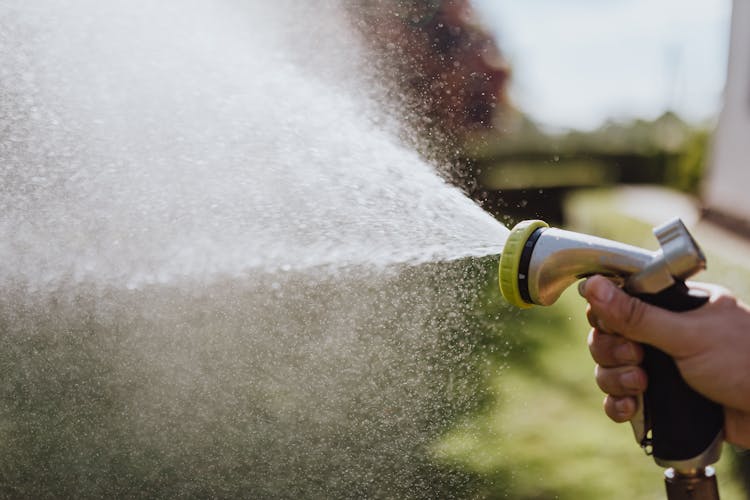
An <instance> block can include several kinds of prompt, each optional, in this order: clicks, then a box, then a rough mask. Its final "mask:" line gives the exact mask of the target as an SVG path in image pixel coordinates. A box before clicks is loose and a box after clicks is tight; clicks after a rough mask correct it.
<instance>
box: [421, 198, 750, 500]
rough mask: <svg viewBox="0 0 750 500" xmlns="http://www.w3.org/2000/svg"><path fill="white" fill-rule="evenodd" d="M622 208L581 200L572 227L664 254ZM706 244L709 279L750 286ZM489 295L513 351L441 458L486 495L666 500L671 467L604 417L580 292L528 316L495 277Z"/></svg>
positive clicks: (731, 486) (496, 367) (441, 446)
mask: <svg viewBox="0 0 750 500" xmlns="http://www.w3.org/2000/svg"><path fill="white" fill-rule="evenodd" d="M617 208H618V207H617V197H616V196H614V195H613V193H611V192H596V193H589V194H585V195H579V196H577V197H575V198H574V199H572V200H571V202H570V203H569V204H568V210H569V211H570V212H571V215H573V217H571V219H572V220H574V221H578V224H579V225H580V226H585V227H571V229H573V230H581V231H585V232H589V233H591V234H597V235H599V236H603V237H609V238H614V239H619V240H621V241H625V242H629V243H634V244H640V245H644V246H649V247H651V248H654V247H655V246H656V244H655V241H654V240H653V236H652V235H651V227H650V226H649V225H647V224H645V223H643V222H641V221H639V220H636V219H633V218H629V217H627V216H625V215H623V214H622V213H618V210H617ZM698 238H699V241H700V234H698ZM649 240H650V241H649ZM705 243H706V244H704V245H703V246H704V249H705V250H706V253H707V255H708V258H709V262H710V263H711V267H712V268H713V269H714V271H712V273H711V274H710V275H707V277H706V279H712V280H716V281H719V282H724V281H723V280H722V278H723V277H727V276H729V273H731V274H732V277H733V279H734V280H737V276H738V275H740V276H742V277H745V278H747V279H746V281H745V282H746V283H750V268H748V267H745V268H743V269H741V270H738V269H737V268H736V267H737V266H736V265H734V264H733V263H728V262H727V260H726V257H725V256H724V257H719V256H716V255H714V251H713V249H712V248H711V244H712V243H715V241H714V240H713V239H712V241H708V242H705ZM738 273H739V274H738ZM742 292H744V290H743V291H742ZM485 294H486V297H485V298H484V300H483V302H482V306H481V308H480V309H481V310H479V311H477V314H478V315H479V316H484V317H485V318H486V320H485V323H491V322H492V321H495V320H494V318H497V317H500V318H502V319H501V320H500V323H501V325H500V326H498V325H497V324H496V325H495V326H494V327H492V328H490V327H488V328H487V330H488V331H489V332H491V335H493V336H494V337H493V340H492V341H494V342H496V343H497V344H498V345H501V346H506V347H508V348H510V350H508V348H506V349H495V350H490V351H491V352H494V353H495V354H493V355H491V356H488V366H487V370H486V377H485V380H484V391H486V394H487V396H488V397H487V403H486V404H485V405H484V406H482V407H481V408H480V409H479V410H477V411H475V412H474V413H472V414H470V415H467V416H465V418H464V419H463V420H462V421H461V422H460V423H458V424H457V425H456V426H455V427H454V428H453V429H451V430H450V431H449V432H447V433H446V434H445V435H444V436H443V437H442V438H441V439H440V440H439V441H438V442H437V443H436V444H435V445H434V448H433V453H434V455H435V456H436V457H437V458H438V459H439V460H440V461H442V462H444V463H448V464H451V465H453V466H456V467H459V468H462V469H464V470H467V471H469V472H473V473H475V474H477V475H478V476H479V477H481V478H483V479H484V481H483V485H484V486H483V490H482V491H481V493H480V496H481V497H483V498H514V499H546V498H559V499H579V500H581V499H604V498H607V499H623V500H624V499H650V498H654V499H662V498H665V493H664V486H663V481H662V477H661V475H662V469H661V468H660V467H658V466H657V465H656V464H655V463H654V462H653V460H652V459H651V458H650V457H647V456H645V455H644V453H643V452H642V451H641V450H640V448H639V446H638V445H637V444H636V442H635V440H634V438H633V435H632V432H631V430H630V426H629V425H618V424H615V423H612V422H611V421H609V420H608V419H607V418H606V417H605V415H604V413H603V412H602V410H601V401H602V397H603V395H602V393H601V392H600V391H599V389H598V388H597V387H596V385H595V383H594V378H593V368H594V363H593V361H592V360H591V359H590V357H589V354H588V349H587V347H586V336H587V332H588V325H587V323H586V320H585V316H584V314H583V313H584V310H585V302H584V301H583V299H581V298H580V297H579V296H578V295H577V292H576V290H575V287H572V288H571V289H569V290H568V291H567V292H566V293H565V294H564V295H563V297H562V298H561V299H560V300H559V301H558V303H557V304H555V305H554V306H553V307H549V308H534V309H531V310H528V311H523V312H516V311H511V310H510V309H508V308H507V306H505V305H504V304H503V301H502V299H501V298H500V296H499V293H498V292H497V291H496V282H493V281H492V280H490V282H488V283H487V289H486V291H485ZM495 322H496V321H495ZM496 323H497V322H496ZM480 324H481V322H480ZM725 448H726V449H725V453H724V456H723V458H722V460H721V461H720V463H719V465H718V467H717V470H718V478H719V483H720V492H721V494H722V498H724V499H725V500H726V499H730V500H731V499H740V498H746V496H745V494H744V493H743V492H742V490H741V487H740V481H739V480H738V478H737V477H736V474H735V473H734V469H735V467H734V464H733V461H734V456H733V453H732V450H731V449H730V447H729V446H726V447H725Z"/></svg>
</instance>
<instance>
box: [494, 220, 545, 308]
mask: <svg viewBox="0 0 750 500" xmlns="http://www.w3.org/2000/svg"><path fill="white" fill-rule="evenodd" d="M541 227H549V225H548V224H547V223H546V222H544V221H541V220H525V221H521V222H519V223H518V224H516V225H515V227H514V228H513V229H511V231H510V234H509V235H508V239H507V240H506V241H505V247H504V248H503V253H502V254H501V255H500V265H499V266H498V267H499V269H498V271H499V274H498V282H499V284H500V292H501V293H502V294H503V297H505V300H507V301H508V302H509V303H510V304H511V305H514V306H516V307H520V308H522V309H526V308H528V307H531V306H532V305H533V304H529V303H528V302H526V301H525V300H523V298H522V297H521V291H520V290H519V289H518V268H519V266H520V264H521V255H522V254H523V248H524V246H525V245H526V242H527V241H528V239H529V237H530V236H531V235H532V234H533V233H534V231H536V230H537V229H539V228H541Z"/></svg>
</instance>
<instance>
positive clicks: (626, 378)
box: [620, 371, 641, 391]
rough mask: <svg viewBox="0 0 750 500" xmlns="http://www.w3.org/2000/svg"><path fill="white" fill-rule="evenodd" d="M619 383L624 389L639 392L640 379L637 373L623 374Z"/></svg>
mask: <svg viewBox="0 0 750 500" xmlns="http://www.w3.org/2000/svg"><path fill="white" fill-rule="evenodd" d="M620 382H621V383H622V385H623V387H625V388H626V389H632V390H636V391H639V390H641V377H640V376H639V375H638V373H637V372H634V371H631V372H625V373H623V374H622V376H621V377H620Z"/></svg>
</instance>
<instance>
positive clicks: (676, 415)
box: [635, 281, 724, 470]
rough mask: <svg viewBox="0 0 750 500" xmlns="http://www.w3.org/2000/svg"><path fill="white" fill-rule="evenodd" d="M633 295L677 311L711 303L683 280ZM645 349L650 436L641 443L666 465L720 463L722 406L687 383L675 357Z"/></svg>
mask: <svg viewBox="0 0 750 500" xmlns="http://www.w3.org/2000/svg"><path fill="white" fill-rule="evenodd" d="M635 296H636V297H638V298H639V299H641V300H643V301H644V302H646V303H648V304H651V305H654V306H657V307H661V308H663V309H667V310H669V311H675V312H684V311H690V310H692V309H697V308H699V307H701V306H702V305H704V304H705V303H706V302H708V296H707V295H706V294H705V293H703V292H702V291H696V290H690V288H688V286H687V285H685V283H684V282H683V281H678V282H677V283H675V284H674V285H672V286H670V287H669V288H666V289H664V290H662V291H661V292H659V293H655V294H638V295H635ZM709 333H710V332H706V334H709ZM644 348H645V349H644V353H645V356H644V361H643V367H644V369H645V370H646V373H647V374H648V380H649V382H648V389H647V390H646V393H645V394H644V398H643V401H644V413H645V420H646V426H647V428H650V429H651V439H650V442H646V443H641V444H642V445H644V446H647V445H651V448H652V451H653V453H652V454H653V456H654V459H655V460H656V462H657V463H658V464H659V465H662V466H663V467H674V468H675V469H677V470H680V469H683V470H684V469H697V468H703V467H706V466H707V465H710V464H712V463H714V462H716V461H717V460H718V458H719V453H720V446H721V442H722V429H723V427H724V415H723V409H722V407H721V406H720V405H719V404H717V403H715V402H713V401H711V400H709V399H707V398H705V397H704V396H702V395H700V394H698V393H697V392H696V391H694V390H693V389H692V388H691V387H690V386H688V385H687V383H686V382H685V380H684V379H683V378H682V376H681V375H680V372H679V370H678V368H677V365H676V364H675V362H674V360H673V359H672V358H671V357H669V356H668V355H667V354H665V353H664V352H662V351H660V350H659V349H656V348H654V347H652V346H648V345H646V346H644ZM646 439H648V438H646Z"/></svg>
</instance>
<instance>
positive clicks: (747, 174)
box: [704, 0, 750, 221]
mask: <svg viewBox="0 0 750 500" xmlns="http://www.w3.org/2000/svg"><path fill="white" fill-rule="evenodd" d="M731 36H732V38H731V46H730V49H729V68H728V71H727V84H726V88H725V95H724V108H723V109H722V112H721V116H720V118H719V124H718V128H717V131H716V135H715V137H714V146H713V155H712V159H711V165H710V170H709V177H708V182H707V184H706V187H705V190H704V202H705V205H706V207H707V208H708V209H710V210H711V211H713V212H718V213H719V214H724V215H728V216H731V217H733V218H738V219H742V220H745V221H750V0H734V4H733V8H732V35H731Z"/></svg>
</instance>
